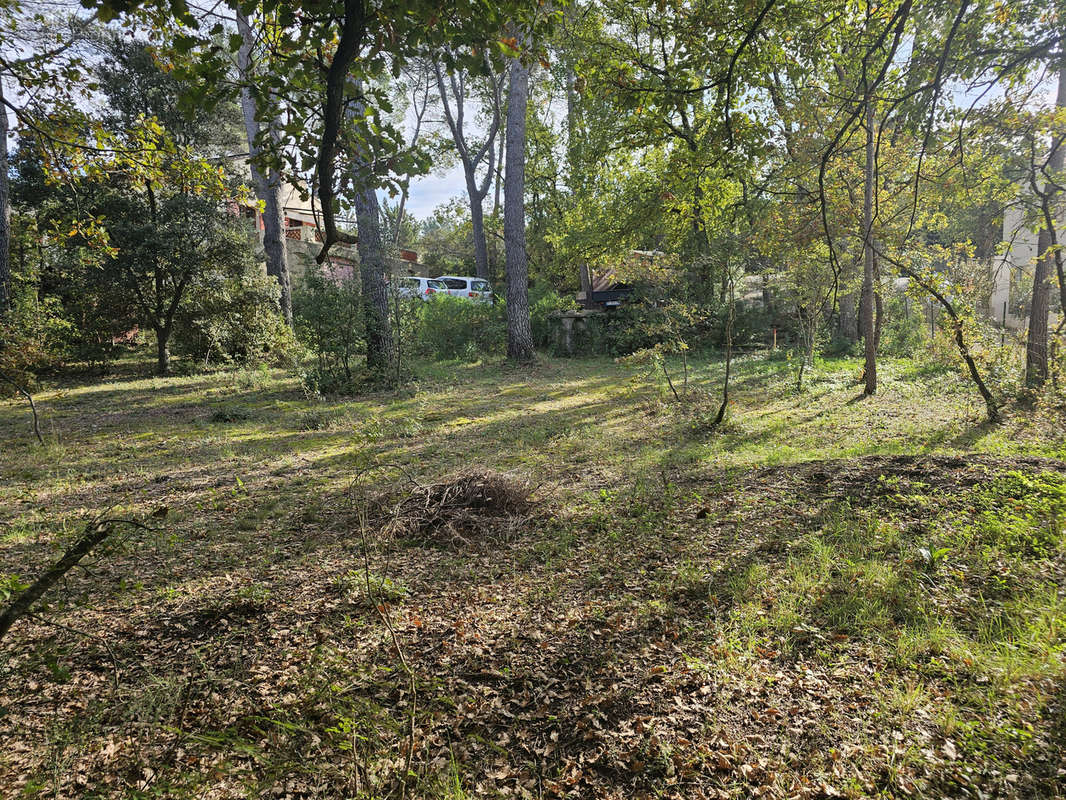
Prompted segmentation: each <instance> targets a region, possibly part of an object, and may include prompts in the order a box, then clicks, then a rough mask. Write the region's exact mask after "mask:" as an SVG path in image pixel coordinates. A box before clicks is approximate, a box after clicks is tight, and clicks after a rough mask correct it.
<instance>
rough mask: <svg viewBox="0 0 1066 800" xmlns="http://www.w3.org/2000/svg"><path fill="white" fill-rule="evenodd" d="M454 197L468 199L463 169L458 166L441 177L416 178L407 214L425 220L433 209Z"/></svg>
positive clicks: (413, 181)
mask: <svg viewBox="0 0 1066 800" xmlns="http://www.w3.org/2000/svg"><path fill="white" fill-rule="evenodd" d="M453 197H462V198H465V197H466V183H465V181H464V178H463V168H462V167H461V166H459V165H458V164H456V165H455V166H453V167H452V168H451V169H450V170H448V171H447V172H446V173H444V174H441V175H424V176H422V177H420V178H414V179H413V180H412V181H411V190H410V194H409V195H408V197H407V212H408V213H410V214H413V215H414V216H416V217H418V218H419V219H424V218H426V217H428V216H430V215H431V214H432V213H433V209H435V208H436V207H437V206H439V205H441V204H442V203H446V202H448V201H449V200H451V199H452V198H453Z"/></svg>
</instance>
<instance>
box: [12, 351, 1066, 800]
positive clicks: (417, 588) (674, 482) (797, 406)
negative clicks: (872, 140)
mask: <svg viewBox="0 0 1066 800" xmlns="http://www.w3.org/2000/svg"><path fill="white" fill-rule="evenodd" d="M144 368H145V365H142V364H140V363H129V364H125V365H122V369H123V371H122V372H121V373H120V374H119V375H118V376H116V377H115V378H113V379H111V380H108V381H103V382H97V383H88V382H79V381H76V380H73V379H71V380H69V381H64V382H59V383H56V384H55V385H52V386H47V387H45V389H44V390H43V391H41V392H40V393H39V395H38V396H37V400H38V404H39V407H40V410H41V414H42V419H43V420H44V429H45V433H46V442H47V444H46V446H45V447H43V448H42V447H38V446H36V444H35V442H33V441H32V438H31V436H30V435H29V433H30V429H29V420H28V417H27V414H26V410H25V408H23V407H22V406H21V405H20V404H19V403H18V402H16V401H14V400H12V401H6V402H3V403H0V474H2V475H3V477H4V480H3V481H0V577H4V578H5V583H4V584H0V585H9V584H10V579H11V576H14V575H17V576H20V578H21V579H23V580H25V579H30V578H32V577H33V576H35V575H36V574H38V573H39V571H40V570H41V568H42V566H43V565H45V564H48V563H50V562H51V561H53V560H55V558H56V557H57V556H58V554H59V553H60V552H61V550H62V548H63V546H64V545H65V544H66V543H67V542H68V541H69V540H70V539H71V538H72V537H73V536H75V535H76V533H77V531H78V530H79V529H80V527H81V525H83V521H84V520H85V519H86V518H87V517H90V516H92V515H95V514H97V513H99V512H101V511H102V510H104V509H107V508H112V509H114V513H121V514H125V515H131V516H138V515H149V514H151V513H152V512H155V511H159V510H161V509H163V508H165V509H167V511H166V515H165V517H154V518H150V519H153V520H156V522H155V523H154V527H155V528H156V530H153V531H150V532H145V533H139V534H137V535H131V536H128V537H127V538H124V539H121V540H117V541H115V542H112V543H111V544H110V545H109V547H108V549H106V550H103V551H101V552H100V553H98V554H96V556H95V557H94V563H92V564H90V565H87V566H88V567H89V569H90V570H91V572H84V571H75V572H74V573H71V575H70V576H69V578H68V580H67V581H66V583H65V584H64V585H63V586H62V587H60V588H59V589H57V590H56V591H55V593H54V595H53V596H52V597H50V598H49V606H48V607H47V608H45V609H43V610H42V613H41V615H40V616H39V617H37V618H34V619H29V620H23V621H21V622H20V623H18V625H16V627H15V628H14V629H13V630H12V632H11V634H10V636H9V637H8V639H7V640H6V641H5V642H4V643H3V645H2V649H0V653H2V658H3V662H2V663H3V667H2V672H0V734H2V735H3V737H4V740H5V741H7V742H12V743H14V745H13V746H11V747H5V748H4V749H3V751H2V752H0V786H3V787H5V789H4V792H3V794H4V796H12V797H42V798H43V797H205V796H210V797H246V796H261V795H266V794H278V795H284V794H286V793H288V794H289V795H290V796H294V797H358V798H371V797H383V796H386V795H387V794H388V793H389V792H394V793H395V792H396V791H397V789H398V786H399V784H400V782H401V781H403V779H404V770H405V769H406V768H407V765H408V754H407V747H408V741H410V740H412V739H411V733H410V731H411V729H412V726H413V729H414V731H415V734H414V737H413V741H414V744H415V749H414V751H413V752H412V753H411V755H410V768H411V774H410V775H408V776H407V778H406V784H407V795H408V796H409V797H414V796H417V797H437V798H459V797H505V796H507V797H562V796H570V797H598V796H602V797H609V796H615V797H617V796H627V797H667V796H677V797H701V796H702V797H715V796H718V797H733V796H736V797H748V796H765V797H775V796H777V797H818V796H836V795H841V796H848V797H871V796H880V797H896V796H922V797H942V796H968V797H969V796H977V793H978V792H981V793H982V794H983V795H984V796H1019V797H1026V796H1028V797H1056V796H1062V794H1063V790H1062V776H1063V774H1066V773H1063V769H1066V762H1064V761H1063V755H1062V753H1063V747H1062V744H1063V742H1064V734H1066V696H1064V694H1063V678H1064V672H1063V646H1064V644H1066V594H1064V587H1066V579H1064V566H1066V558H1064V545H1063V526H1064V524H1066V466H1064V465H1063V464H1062V460H1063V458H1064V457H1066V426H1064V425H1063V424H1062V423H1063V420H1062V418H1061V415H1060V416H1056V412H1055V411H1054V410H1053V409H1052V408H1051V407H1050V406H1046V407H1045V406H1041V407H1039V408H1038V409H1037V410H1029V411H1024V410H1017V411H1014V412H1013V413H1011V414H1009V415H1008V417H1007V419H1006V421H1005V422H1004V423H1002V424H1001V425H998V426H989V425H987V424H985V423H984V422H983V421H982V413H983V411H982V406H981V404H980V403H979V402H977V401H975V399H974V397H973V393H972V391H971V390H970V388H969V387H968V386H967V385H966V384H965V383H964V382H962V381H961V380H960V379H959V378H957V377H956V376H955V375H954V374H952V373H950V372H945V371H942V370H929V369H926V368H923V367H921V366H920V365H916V364H913V363H911V362H906V361H897V362H893V361H885V362H884V363H883V364H882V365H881V369H880V372H881V375H882V380H883V382H882V388H881V390H880V391H879V393H878V395H877V396H876V397H873V398H867V399H862V398H860V397H859V386H858V385H857V383H856V378H857V375H858V371H859V363H858V362H857V361H855V360H848V359H839V360H831V359H827V360H823V361H821V362H820V363H819V364H818V366H817V368H816V369H815V370H813V371H812V372H811V373H810V378H809V383H808V387H807V389H806V390H805V391H804V392H802V393H797V392H795V390H794V375H793V374H792V372H791V370H790V367H789V365H788V363H787V362H785V361H783V360H775V359H768V358H766V357H765V356H764V355H750V356H744V357H743V358H741V359H738V360H737V361H736V362H735V364H734V368H735V375H736V382H735V385H734V402H733V404H732V406H731V409H730V413H729V416H728V418H727V422H726V424H725V425H724V426H723V427H722V428H721V429H717V430H715V429H712V428H710V427H709V426H708V425H707V421H708V418H710V417H713V415H714V413H715V412H716V411H717V401H716V397H715V393H716V392H717V391H718V388H719V387H718V381H719V380H720V379H721V374H722V364H721V363H719V362H716V361H713V360H712V361H706V362H699V361H697V362H696V363H695V364H694V365H693V372H692V375H691V378H690V381H691V393H690V396H689V399H688V401H687V402H686V403H685V404H683V405H682V406H679V405H678V404H676V403H673V402H668V401H667V396H668V395H667V394H666V393H664V391H663V388H662V387H661V386H658V385H656V383H655V382H654V381H652V382H649V381H648V380H645V379H643V378H642V377H640V376H639V375H637V376H635V375H634V374H633V373H631V372H629V371H627V370H626V369H625V368H623V367H622V366H620V365H618V364H616V363H614V362H611V361H607V360H601V359H574V360H551V361H547V360H542V361H540V362H538V363H537V364H536V365H535V366H534V367H531V368H528V369H516V368H513V367H510V366H507V365H505V364H501V363H498V362H488V363H485V362H479V363H473V364H470V363H445V364H425V365H421V366H420V367H419V369H418V370H417V374H418V376H419V377H418V380H417V382H415V383H413V384H411V385H409V386H406V387H404V388H403V389H402V390H400V391H397V392H390V393H381V394H375V395H366V396H362V397H358V398H354V399H350V400H341V399H325V400H323V399H313V398H308V397H306V396H305V395H304V394H303V392H302V391H301V390H300V388H299V386H298V385H297V383H296V381H295V380H294V379H292V378H290V377H288V376H286V375H284V374H281V373H276V372H269V371H264V370H252V371H238V372H216V373H211V374H205V375H192V376H188V377H175V378H168V379H159V378H145V377H143V376H142V375H141V374H140V372H139V371H140V370H142V369H144ZM475 466H476V467H478V468H480V469H486V470H497V471H501V472H507V473H513V474H517V475H520V476H521V477H523V478H525V479H528V480H529V481H530V482H531V484H532V485H534V486H536V487H537V489H536V491H535V494H534V498H535V500H536V509H535V512H534V513H532V514H531V515H530V517H529V518H528V519H526V520H525V521H523V522H522V523H521V525H520V526H519V527H518V529H517V531H516V530H515V529H514V527H515V525H514V524H512V525H511V527H510V528H508V530H507V532H506V534H507V535H503V532H502V531H501V535H500V536H499V537H493V536H491V535H486V536H485V537H483V538H479V537H474V536H466V537H459V538H457V539H456V538H452V539H442V540H441V541H440V542H438V543H436V544H435V543H434V542H432V541H425V540H423V539H419V540H417V541H416V540H410V541H408V540H406V539H404V540H399V541H393V540H390V539H388V537H385V536H384V535H383V534H381V533H380V532H379V531H378V530H377V529H376V528H375V527H374V526H373V525H372V526H371V529H370V531H369V533H370V536H369V539H368V541H367V548H366V551H365V552H364V545H363V540H362V538H361V535H360V526H359V516H360V515H359V513H358V511H359V509H360V508H361V507H364V506H365V504H367V503H369V502H370V501H371V500H373V502H374V503H379V502H383V501H384V500H388V501H393V500H396V499H401V498H403V497H406V496H408V487H410V485H411V484H410V481H412V480H413V481H417V482H418V483H420V484H422V485H429V484H433V483H435V482H437V481H440V480H441V479H442V478H443V477H445V476H447V475H449V474H453V473H457V472H460V471H463V470H468V469H469V468H471V467H475ZM369 507H370V508H374V507H376V506H374V505H371V506H369ZM515 524H517V523H515ZM483 527H485V529H489V528H491V525H488V524H486V526H483ZM480 530H482V529H480V528H479V531H480ZM460 543H461V544H460ZM364 556H365V557H366V558H367V559H368V561H367V562H364ZM366 563H368V564H369V569H370V579H371V585H372V587H373V593H372V594H373V596H372V597H370V596H368V595H367V592H366V589H365V580H364V569H365V567H366ZM386 623H387V624H386ZM390 629H391V630H390ZM393 633H394V634H395V638H394V636H393ZM397 647H398V648H399V649H397ZM401 655H402V656H403V658H402V659H401V657H400V656H401ZM405 664H406V665H407V667H409V668H410V673H409V674H408V673H407V671H406V668H405V666H404V665H405Z"/></svg>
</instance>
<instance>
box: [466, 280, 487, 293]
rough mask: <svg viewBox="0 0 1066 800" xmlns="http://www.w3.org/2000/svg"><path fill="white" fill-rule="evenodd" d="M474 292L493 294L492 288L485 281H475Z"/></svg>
mask: <svg viewBox="0 0 1066 800" xmlns="http://www.w3.org/2000/svg"><path fill="white" fill-rule="evenodd" d="M471 288H473V290H474V291H475V292H491V291H492V287H491V286H489V285H488V283H487V282H485V281H474V285H473V287H471Z"/></svg>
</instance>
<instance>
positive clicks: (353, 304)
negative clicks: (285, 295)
mask: <svg viewBox="0 0 1066 800" xmlns="http://www.w3.org/2000/svg"><path fill="white" fill-rule="evenodd" d="M292 313H293V323H294V325H295V327H296V335H297V337H298V339H299V340H300V342H301V343H302V344H304V345H305V346H306V347H307V348H308V349H309V350H310V351H311V354H312V355H313V356H314V365H313V366H312V367H311V369H310V370H308V372H307V373H306V374H305V375H304V385H305V386H306V387H307V389H308V390H310V391H313V392H317V393H321V394H334V393H347V392H350V391H352V388H353V386H354V384H355V383H356V375H355V372H356V365H357V362H358V360H359V358H360V356H362V355H363V353H365V348H366V345H365V343H364V340H363V309H362V305H361V302H360V295H359V284H358V281H357V280H356V279H355V278H354V277H349V278H344V279H341V280H337V279H336V278H335V277H334V276H333V275H331V274H328V273H327V272H326V271H325V270H324V269H323V268H322V267H321V266H319V265H318V264H310V265H309V266H308V268H307V272H306V273H305V274H304V276H303V280H302V281H300V282H299V283H298V284H297V285H296V286H295V287H294V290H293V294H292Z"/></svg>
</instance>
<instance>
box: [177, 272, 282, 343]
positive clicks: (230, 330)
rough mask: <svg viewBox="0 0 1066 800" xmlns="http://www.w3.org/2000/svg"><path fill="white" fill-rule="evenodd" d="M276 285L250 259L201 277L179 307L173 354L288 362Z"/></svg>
mask: <svg viewBox="0 0 1066 800" xmlns="http://www.w3.org/2000/svg"><path fill="white" fill-rule="evenodd" d="M278 291H279V290H278V285H277V282H276V281H275V279H274V278H272V277H271V276H269V275H266V274H265V273H264V272H263V271H262V270H261V268H260V267H259V266H258V265H257V264H254V263H252V262H251V261H250V260H247V261H245V262H244V263H241V264H237V265H234V266H233V268H232V269H231V270H228V271H224V270H213V271H210V272H207V273H205V274H204V275H203V276H202V277H201V279H200V280H199V281H197V283H196V285H195V286H194V287H192V289H191V290H190V292H189V295H188V297H187V298H186V301H185V302H184V303H183V304H182V312H181V316H180V318H179V325H178V327H177V328H176V330H175V332H174V345H175V348H176V349H177V350H179V351H180V352H183V353H185V354H187V355H189V356H191V357H192V358H195V359H197V360H199V361H203V362H205V363H206V362H209V361H211V360H215V361H219V362H223V363H231V362H235V363H238V364H254V363H259V362H261V361H264V360H267V359H273V360H275V361H278V360H281V361H288V360H291V359H292V357H293V356H294V351H295V347H296V341H295V339H294V337H293V334H292V331H290V330H289V328H288V326H287V325H286V324H285V321H284V320H283V319H282V318H281V315H280V313H279V307H278Z"/></svg>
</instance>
